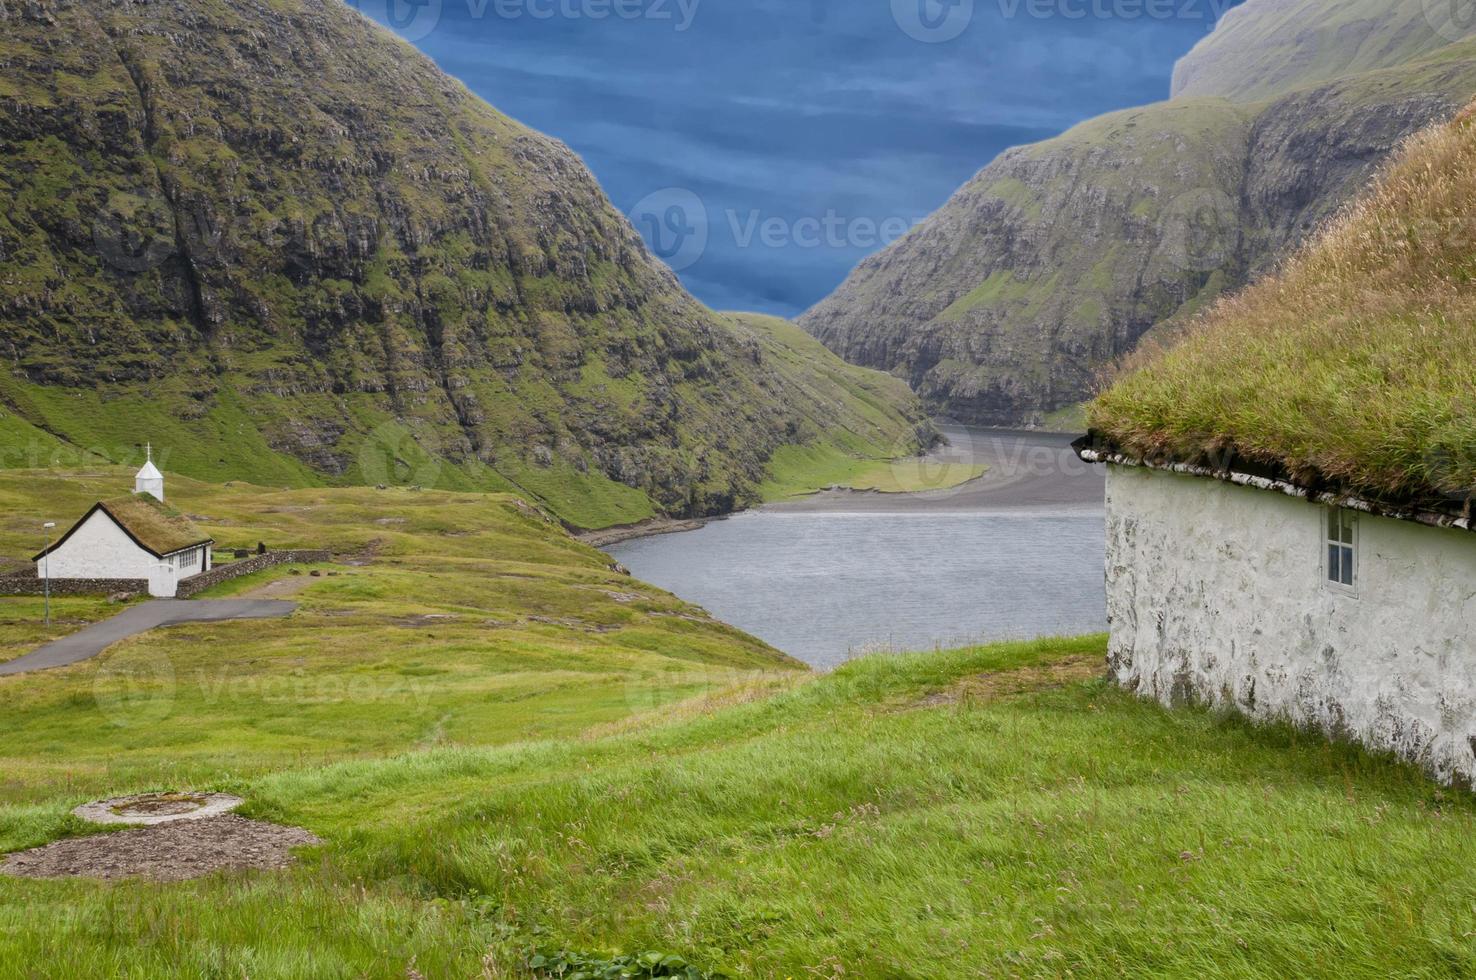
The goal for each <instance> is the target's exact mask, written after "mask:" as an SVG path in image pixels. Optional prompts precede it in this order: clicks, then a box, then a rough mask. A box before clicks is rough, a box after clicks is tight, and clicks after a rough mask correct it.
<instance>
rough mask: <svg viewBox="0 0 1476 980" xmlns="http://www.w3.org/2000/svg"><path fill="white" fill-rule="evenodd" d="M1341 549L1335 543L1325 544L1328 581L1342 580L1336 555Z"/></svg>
mask: <svg viewBox="0 0 1476 980" xmlns="http://www.w3.org/2000/svg"><path fill="white" fill-rule="evenodd" d="M1342 550H1343V549H1341V548H1339V547H1338V546H1337V545H1335V544H1330V545H1328V546H1327V577H1328V581H1331V582H1338V581H1341V580H1342V572H1341V571H1339V562H1338V555H1339V554H1341V552H1342Z"/></svg>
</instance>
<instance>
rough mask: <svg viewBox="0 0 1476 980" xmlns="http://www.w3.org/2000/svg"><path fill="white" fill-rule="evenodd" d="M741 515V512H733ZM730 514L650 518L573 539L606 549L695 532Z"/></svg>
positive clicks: (585, 533)
mask: <svg viewBox="0 0 1476 980" xmlns="http://www.w3.org/2000/svg"><path fill="white" fill-rule="evenodd" d="M734 513H740V514H741V513H742V511H734ZM731 516H732V515H731V514H722V515H718V516H715V517H651V518H647V519H646V520H644V521H640V522H638V523H636V524H617V525H615V526H614V527H605V528H600V529H599V530H596V531H577V532H574V539H575V540H576V541H580V542H582V543H584V544H587V545H589V546H590V547H591V548H607V547H609V546H610V545H612V544H621V543H623V542H625V541H634V540H635V539H636V538H654V537H656V536H658V535H662V534H681V533H682V532H684V531H695V530H697V529H698V528H701V527H704V526H706V524H707V522H708V521H716V520H722V519H723V518H724V517H731Z"/></svg>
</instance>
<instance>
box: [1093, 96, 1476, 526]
mask: <svg viewBox="0 0 1476 980" xmlns="http://www.w3.org/2000/svg"><path fill="white" fill-rule="evenodd" d="M1091 422H1092V425H1093V426H1094V427H1095V428H1096V429H1098V430H1099V431H1101V432H1103V433H1105V434H1107V435H1109V436H1111V437H1112V438H1113V439H1115V440H1116V441H1117V442H1118V443H1119V444H1121V445H1122V446H1123V448H1124V449H1126V450H1127V451H1129V452H1131V453H1135V454H1141V455H1144V456H1150V455H1152V456H1163V455H1169V456H1173V457H1179V458H1190V457H1194V456H1197V455H1199V454H1200V453H1203V452H1210V453H1219V452H1223V451H1224V450H1225V449H1227V448H1233V449H1234V450H1235V451H1236V452H1237V453H1238V454H1239V455H1240V456H1241V457H1243V458H1248V459H1251V460H1255V461H1258V462H1262V463H1272V464H1280V465H1284V466H1285V467H1287V468H1288V469H1289V470H1290V471H1291V473H1292V474H1294V475H1295V476H1297V477H1299V478H1303V479H1314V478H1319V477H1320V478H1323V479H1327V480H1330V481H1333V482H1337V483H1341V484H1343V485H1344V486H1346V487H1348V488H1349V489H1350V490H1354V491H1358V492H1363V493H1370V494H1375V495H1383V496H1393V497H1406V496H1413V497H1430V496H1432V495H1444V496H1453V497H1457V498H1464V497H1467V496H1468V495H1469V494H1470V493H1471V492H1472V489H1473V488H1476V103H1473V104H1472V105H1471V106H1468V107H1467V108H1466V109H1465V110H1464V111H1463V112H1461V113H1460V115H1459V116H1457V117H1456V118H1455V119H1454V120H1452V121H1451V122H1449V123H1446V124H1442V125H1438V126H1434V127H1432V128H1430V129H1427V130H1426V131H1424V132H1422V133H1420V134H1418V135H1416V136H1414V137H1412V138H1411V139H1410V140H1409V141H1408V142H1407V143H1406V145H1405V146H1404V147H1403V149H1402V150H1401V152H1400V153H1398V154H1397V155H1396V157H1395V158H1394V161H1393V162H1392V163H1391V164H1390V165H1389V166H1388V167H1387V168H1386V169H1385V170H1384V172H1383V173H1382V174H1381V176H1380V177H1379V178H1378V179H1377V180H1376V181H1375V183H1374V185H1373V186H1372V188H1371V189H1370V190H1369V192H1368V193H1367V194H1365V195H1364V196H1363V197H1362V198H1361V199H1359V200H1358V201H1356V202H1355V203H1353V204H1352V205H1350V206H1349V207H1348V208H1347V209H1345V210H1344V211H1343V213H1342V214H1341V215H1339V216H1338V218H1337V219H1335V220H1334V221H1333V222H1332V223H1330V224H1329V226H1328V227H1327V228H1326V229H1325V230H1323V231H1322V232H1321V233H1320V234H1319V235H1317V236H1316V237H1315V238H1314V239H1313V240H1312V241H1311V242H1310V243H1309V244H1308V245H1307V246H1306V247H1304V248H1303V249H1302V250H1301V251H1300V252H1298V253H1297V254H1296V255H1295V256H1294V257H1292V258H1291V259H1290V260H1289V261H1288V262H1286V264H1285V265H1284V267H1283V268H1282V269H1281V271H1280V272H1278V273H1277V274H1276V275H1273V276H1269V277H1267V278H1266V279H1264V280H1262V281H1260V282H1259V283H1257V284H1255V285H1252V286H1250V287H1249V288H1247V289H1245V290H1243V291H1242V292H1240V293H1238V294H1236V295H1233V296H1230V297H1227V298H1225V299H1223V300H1221V301H1220V302H1218V303H1217V304H1216V305H1214V306H1213V307H1211V308H1210V309H1209V310H1208V311H1207V312H1206V313H1205V314H1204V315H1203V316H1202V317H1200V318H1199V320H1198V321H1197V322H1196V323H1194V324H1193V325H1191V327H1190V328H1189V329H1188V330H1187V332H1186V333H1185V335H1183V336H1182V337H1181V338H1180V339H1179V340H1178V341H1177V343H1173V342H1170V343H1169V344H1168V345H1167V346H1160V345H1149V346H1148V347H1146V348H1145V349H1144V350H1142V351H1140V352H1139V353H1138V354H1136V355H1135V356H1134V358H1133V359H1132V360H1131V361H1130V363H1129V364H1128V366H1127V371H1126V372H1125V373H1124V374H1123V376H1122V377H1121V378H1120V379H1119V380H1118V381H1117V382H1116V383H1115V384H1113V385H1112V386H1111V387H1110V388H1109V389H1108V390H1107V391H1106V392H1105V393H1103V394H1102V395H1101V396H1100V397H1099V398H1098V399H1097V400H1096V402H1095V403H1094V404H1093V406H1092V409H1091Z"/></svg>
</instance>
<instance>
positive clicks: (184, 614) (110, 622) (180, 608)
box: [0, 599, 297, 677]
mask: <svg viewBox="0 0 1476 980" xmlns="http://www.w3.org/2000/svg"><path fill="white" fill-rule="evenodd" d="M296 608H297V603H295V602H279V601H274V600H270V599H154V600H152V601H150V602H145V603H143V604H142V605H138V606H130V607H129V608H127V609H125V610H123V611H122V612H120V613H119V614H118V615H116V616H114V617H113V618H112V619H105V620H103V621H102V622H101V623H93V624H92V625H91V626H89V627H87V628H86V629H83V630H79V631H78V632H76V633H73V634H72V635H71V636H64V637H62V638H61V639H60V640H56V641H54V642H52V643H48V644H47V645H46V646H44V647H42V648H41V649H39V650H36V651H34V652H32V653H28V654H26V655H25V656H23V657H18V658H16V659H15V660H11V661H8V662H6V663H3V664H0V677H4V676H7V675H10V674H26V673H30V672H31V671H33V670H49V669H51V668H52V667H65V666H67V665H68V664H75V663H80V662H81V661H83V660H88V659H90V658H92V657H95V656H97V655H98V654H99V653H102V652H103V651H104V650H106V649H107V648H108V647H110V646H112V645H113V644H114V643H117V642H118V641H119V640H126V639H128V637H130V636H137V635H138V634H139V633H147V632H148V631H149V630H151V629H155V628H157V627H160V626H172V625H174V624H176V623H219V622H224V621H226V620H230V619H280V618H281V617H283V616H287V615H290V614H291V613H292V611H293V610H294V609H296Z"/></svg>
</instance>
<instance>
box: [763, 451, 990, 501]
mask: <svg viewBox="0 0 1476 980" xmlns="http://www.w3.org/2000/svg"><path fill="white" fill-rule="evenodd" d="M985 469H986V467H985V466H984V465H983V464H980V463H955V462H945V461H942V460H936V459H932V458H929V457H925V456H912V457H904V458H898V459H877V458H875V457H869V456H866V455H864V454H863V453H861V452H858V451H857V450H856V449H854V448H852V447H850V446H847V445H845V444H837V443H833V442H819V443H811V444H809V445H807V446H784V447H783V448H781V449H778V450H776V451H775V453H774V456H773V458H772V459H771V460H770V461H769V476H768V479H767V480H765V481H764V482H763V483H762V484H760V486H759V493H760V495H761V496H762V497H763V498H764V500H766V501H772V500H785V499H788V498H792V497H800V496H804V495H806V494H811V493H814V492H816V491H817V490H826V489H830V488H833V487H842V488H845V489H848V490H863V491H864V490H870V491H874V492H877V493H922V492H926V491H929V490H948V489H951V488H953V487H956V486H959V485H960V484H963V483H967V482H968V481H970V480H977V479H978V478H979V477H981V476H983V475H984V471H985Z"/></svg>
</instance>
